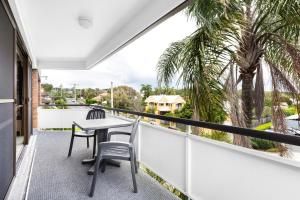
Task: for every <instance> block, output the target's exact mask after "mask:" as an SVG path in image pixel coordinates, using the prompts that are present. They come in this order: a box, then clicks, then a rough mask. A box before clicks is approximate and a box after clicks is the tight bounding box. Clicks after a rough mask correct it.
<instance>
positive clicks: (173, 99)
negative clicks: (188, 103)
mask: <svg viewBox="0 0 300 200" xmlns="http://www.w3.org/2000/svg"><path fill="white" fill-rule="evenodd" d="M145 102H146V103H185V100H184V99H183V98H182V97H181V96H180V95H151V96H149V97H148V98H147V99H146V100H145Z"/></svg>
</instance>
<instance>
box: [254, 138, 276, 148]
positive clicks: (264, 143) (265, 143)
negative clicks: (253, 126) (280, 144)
mask: <svg viewBox="0 0 300 200" xmlns="http://www.w3.org/2000/svg"><path fill="white" fill-rule="evenodd" d="M251 145H252V148H253V149H259V150H268V149H273V148H275V147H276V144H275V143H274V142H272V141H269V140H263V139H258V138H251Z"/></svg>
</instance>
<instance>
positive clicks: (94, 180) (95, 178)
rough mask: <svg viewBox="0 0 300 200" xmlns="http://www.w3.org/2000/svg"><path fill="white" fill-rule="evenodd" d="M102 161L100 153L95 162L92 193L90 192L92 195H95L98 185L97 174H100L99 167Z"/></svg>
mask: <svg viewBox="0 0 300 200" xmlns="http://www.w3.org/2000/svg"><path fill="white" fill-rule="evenodd" d="M100 162H101V157H100V153H98V154H97V159H96V164H95V170H94V175H93V181H92V185H91V189H90V194H89V196H90V197H93V196H94V191H95V186H96V181H97V175H98V169H99V165H100Z"/></svg>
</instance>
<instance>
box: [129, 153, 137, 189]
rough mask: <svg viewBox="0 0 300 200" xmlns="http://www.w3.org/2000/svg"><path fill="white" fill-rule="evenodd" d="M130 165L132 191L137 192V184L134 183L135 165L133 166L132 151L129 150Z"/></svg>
mask: <svg viewBox="0 0 300 200" xmlns="http://www.w3.org/2000/svg"><path fill="white" fill-rule="evenodd" d="M130 157H131V158H130V166H131V176H132V182H133V192H134V193H137V192H138V191H137V184H136V179H135V166H134V153H133V152H131V155H130Z"/></svg>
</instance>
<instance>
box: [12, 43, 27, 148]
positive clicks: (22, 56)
mask: <svg viewBox="0 0 300 200" xmlns="http://www.w3.org/2000/svg"><path fill="white" fill-rule="evenodd" d="M16 43H17V46H16V54H17V60H16V62H15V80H14V83H15V85H16V86H17V74H16V73H17V67H18V61H20V62H21V65H22V70H23V72H22V74H23V82H22V90H23V97H22V98H23V99H22V103H23V112H22V130H23V132H24V142H23V144H24V145H26V144H28V142H29V137H30V132H29V129H28V125H29V123H31V122H30V120H31V119H29V118H28V115H29V114H28V113H29V105H28V103H29V98H30V94H29V91H30V90H29V88H28V87H29V83H28V81H30V79H31V77H29V73H28V70H29V67H31V66H30V61H29V57H28V55H27V53H26V51H25V50H24V49H23V48H22V45H20V43H21V41H20V40H19V39H18V37H17V42H16ZM16 90H17V87H15V94H16V92H17V91H16ZM16 97H17V96H15V99H16ZM16 111H17V108H16V104H15V112H16ZM15 120H16V117H15Z"/></svg>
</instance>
